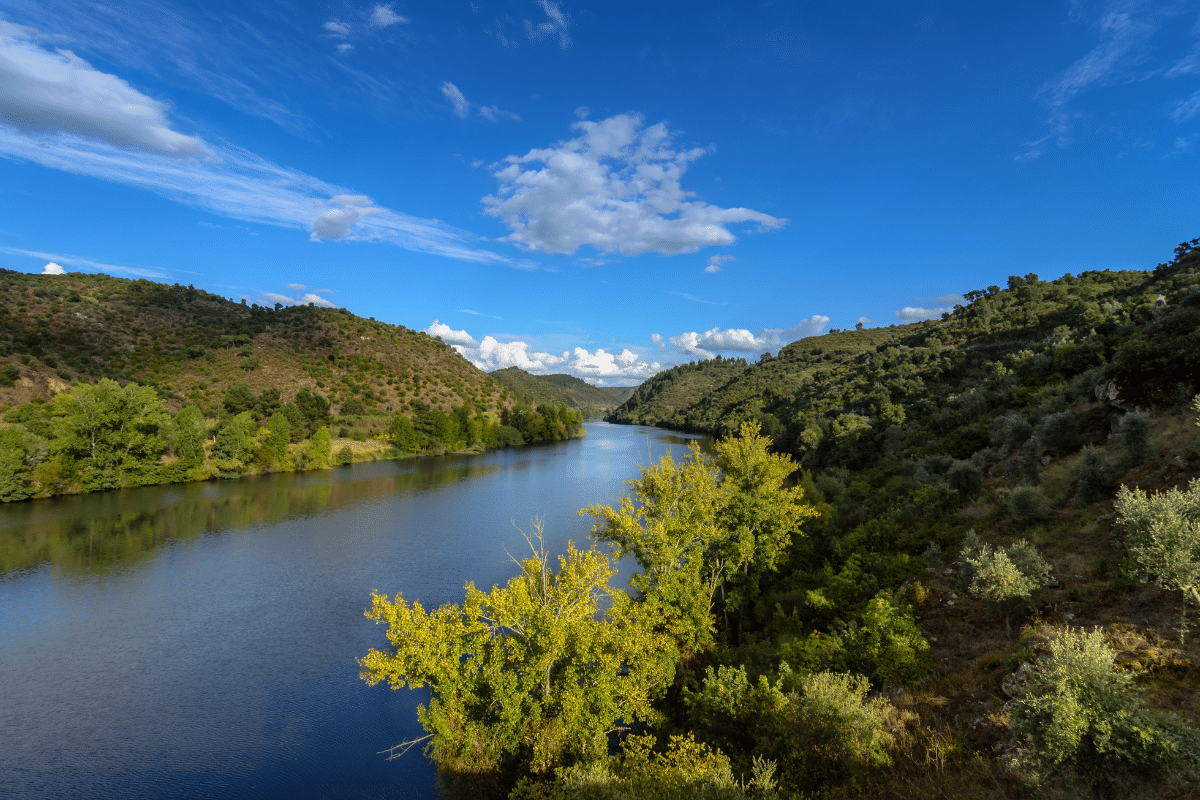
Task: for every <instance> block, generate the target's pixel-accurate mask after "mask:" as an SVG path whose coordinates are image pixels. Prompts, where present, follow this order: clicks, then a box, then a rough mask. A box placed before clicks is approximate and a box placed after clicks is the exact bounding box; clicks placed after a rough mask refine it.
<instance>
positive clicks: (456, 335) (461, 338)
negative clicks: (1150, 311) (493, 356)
mask: <svg viewBox="0 0 1200 800" xmlns="http://www.w3.org/2000/svg"><path fill="white" fill-rule="evenodd" d="M425 332H426V333H428V334H429V335H430V336H438V337H441V340H442V341H443V342H445V343H446V344H456V345H460V346H462V347H466V348H477V347H479V342H477V341H475V339H474V338H472V337H471V334H469V333H467V332H466V331H456V330H453V329H452V328H451V327H450V326H449V325H445V324H443V323H441V322H438V321H437V320H436V319H435V320H434V321H433V324H432V325H430V326H429V327H428V328H426V329H425Z"/></svg>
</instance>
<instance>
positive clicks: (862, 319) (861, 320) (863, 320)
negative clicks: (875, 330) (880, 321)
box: [854, 317, 875, 325]
mask: <svg viewBox="0 0 1200 800" xmlns="http://www.w3.org/2000/svg"><path fill="white" fill-rule="evenodd" d="M874 321H875V320H873V319H871V318H870V317H859V318H858V319H856V320H855V321H854V322H855V323H856V324H858V325H866V324H867V323H868V322H874Z"/></svg>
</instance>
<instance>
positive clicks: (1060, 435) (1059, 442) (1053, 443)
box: [1038, 411, 1079, 455]
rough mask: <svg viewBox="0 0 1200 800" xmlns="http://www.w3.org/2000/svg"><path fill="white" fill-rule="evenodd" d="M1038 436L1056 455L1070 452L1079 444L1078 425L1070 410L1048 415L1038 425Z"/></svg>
mask: <svg viewBox="0 0 1200 800" xmlns="http://www.w3.org/2000/svg"><path fill="white" fill-rule="evenodd" d="M1038 438H1039V439H1040V440H1041V442H1042V444H1043V445H1045V446H1046V447H1048V448H1050V449H1051V450H1053V451H1054V452H1055V453H1057V454H1058V455H1062V454H1063V453H1069V452H1071V451H1072V450H1074V449H1075V448H1076V447H1078V446H1079V427H1078V422H1077V420H1076V419H1075V415H1074V414H1072V413H1071V412H1070V411H1060V412H1059V413H1057V414H1051V415H1049V416H1048V417H1046V418H1045V419H1043V420H1042V424H1041V425H1039V426H1038Z"/></svg>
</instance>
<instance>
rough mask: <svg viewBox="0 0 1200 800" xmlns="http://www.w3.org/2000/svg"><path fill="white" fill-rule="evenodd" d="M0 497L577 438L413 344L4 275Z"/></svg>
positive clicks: (555, 412) (568, 415) (344, 321)
mask: <svg viewBox="0 0 1200 800" xmlns="http://www.w3.org/2000/svg"><path fill="white" fill-rule="evenodd" d="M0 414H3V420H4V422H3V424H0V500H2V501H13V500H22V499H25V498H28V497H44V496H49V495H54V494H60V493H72V492H79V491H91V490H94V489H107V488H114V487H118V486H131V485H144V484H148V483H164V482H175V481H182V480H203V479H206V478H210V477H214V476H217V475H220V476H223V477H233V476H236V475H241V474H247V473H259V472H273V471H280V470H291V469H314V468H315V469H319V468H325V467H328V466H330V464H331V463H339V464H345V463H352V462H354V461H359V460H366V459H374V458H381V457H395V456H397V455H404V454H413V453H423V454H440V453H443V452H446V451H447V450H482V449H488V448H493V447H507V446H514V445H521V444H525V443H526V442H531V441H548V440H555V439H562V438H567V437H570V436H578V435H580V434H581V432H582V427H581V421H582V416H581V415H580V414H579V413H578V412H577V411H574V410H572V409H568V408H566V407H564V406H555V405H553V404H550V403H538V404H537V407H536V408H535V407H534V406H533V405H530V404H523V403H520V402H518V401H517V398H516V397H514V396H513V395H512V394H511V393H510V392H509V391H508V390H507V389H506V388H505V387H504V386H502V385H501V384H499V383H497V382H496V381H494V380H493V379H491V378H489V377H488V376H487V375H486V374H484V373H483V372H481V371H480V370H479V369H477V368H476V367H475V366H473V365H472V364H471V363H470V362H468V361H467V360H466V359H464V358H463V357H462V356H460V355H459V354H458V353H457V352H455V351H454V349H453V348H451V347H449V346H448V345H446V344H444V343H443V342H441V341H439V340H437V339H434V338H431V337H430V336H428V335H427V334H425V333H424V332H418V331H413V330H409V329H407V328H404V327H403V326H394V325H388V324H385V323H381V322H376V321H375V320H365V319H362V318H360V317H356V316H355V315H353V314H351V313H350V312H348V311H346V310H345V309H332V308H318V307H315V306H292V307H286V308H285V307H283V306H280V305H278V304H277V305H276V306H275V307H274V308H264V307H260V306H258V305H247V304H246V303H241V304H239V303H234V302H232V301H230V300H226V299H225V298H222V297H217V296H215V295H211V294H208V293H207V292H204V291H201V290H197V289H194V288H192V287H190V286H188V287H185V286H179V285H178V284H177V285H174V286H166V285H163V284H157V283H152V282H150V281H147V280H138V281H130V280H123V279H119V278H112V277H109V276H106V275H89V274H69V275H28V274H24V273H17V272H10V271H0Z"/></svg>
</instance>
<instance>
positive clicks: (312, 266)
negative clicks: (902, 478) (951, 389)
mask: <svg viewBox="0 0 1200 800" xmlns="http://www.w3.org/2000/svg"><path fill="white" fill-rule="evenodd" d="M0 56H2V57H0V76H2V77H3V80H0V155H2V156H4V158H2V159H0V170H3V178H2V179H0V198H2V202H3V203H4V208H5V211H6V212H7V213H6V221H5V222H4V223H3V224H0V267H4V268H7V269H14V270H18V271H21V272H27V273H30V272H32V273H37V272H42V273H49V274H55V273H56V272H67V271H81V272H105V273H107V274H111V275H115V276H118V277H132V278H137V277H145V278H148V279H152V280H156V281H163V282H166V283H182V284H185V285H186V284H194V285H196V286H197V287H198V288H203V289H205V290H206V291H209V292H212V293H213V294H217V295H221V296H224V297H229V298H231V299H234V300H239V299H242V298H244V299H246V300H247V302H250V303H258V304H260V305H266V306H270V305H273V304H274V303H283V304H287V305H290V304H299V303H314V304H316V305H322V306H330V307H344V308H347V309H349V310H350V311H352V312H353V313H355V314H357V315H359V316H361V317H371V318H375V319H378V320H380V321H383V322H388V323H391V324H396V325H404V326H405V327H408V328H412V329H414V330H424V331H426V332H427V333H429V334H430V335H434V336H439V337H441V338H442V339H443V341H445V342H446V343H447V344H450V345H452V346H453V347H455V349H456V350H458V351H459V352H460V353H461V354H463V355H464V356H465V357H466V358H468V359H469V360H470V361H471V362H472V363H474V364H475V365H476V366H477V367H479V368H480V369H483V370H484V371H485V372H492V371H495V370H496V369H501V368H504V367H509V366H517V367H520V368H521V369H524V370H526V371H527V372H530V373H532V374H537V375H547V374H567V375H572V376H574V377H578V378H582V379H584V380H586V381H588V382H589V383H592V384H593V385H599V386H632V385H637V384H640V383H641V382H642V381H644V380H645V379H646V378H648V377H650V376H651V375H653V374H656V373H657V372H659V371H661V370H665V369H669V368H671V367H672V366H675V365H677V364H681V363H688V362H690V361H698V360H703V359H706V358H711V357H713V356H715V355H718V354H719V355H722V356H726V357H741V358H745V359H747V360H748V361H754V360H756V359H757V358H758V357H759V356H760V355H761V354H762V353H764V352H766V353H771V354H776V353H778V351H779V348H780V347H782V346H783V345H785V344H787V343H789V342H791V341H794V340H797V339H801V338H804V337H806V336H812V335H818V334H822V333H825V332H827V331H828V330H830V329H831V328H838V329H852V328H854V326H855V325H856V324H857V323H862V324H863V325H865V326H867V327H875V326H885V325H892V324H903V323H906V322H915V321H919V320H922V319H935V318H938V317H940V316H941V314H942V313H945V312H946V311H949V310H951V309H952V308H953V306H954V305H955V304H956V303H964V300H963V294H964V293H966V292H968V291H970V290H976V289H981V288H984V287H986V286H988V285H992V284H1003V283H1004V280H1005V276H1007V275H1009V274H1018V275H1024V274H1027V273H1030V272H1032V273H1037V274H1039V275H1040V277H1042V278H1043V279H1047V280H1051V279H1055V278H1057V277H1059V276H1061V275H1063V274H1065V273H1068V272H1069V273H1076V274H1077V273H1079V272H1083V271H1087V270H1104V269H1114V270H1119V269H1151V268H1153V266H1154V265H1155V264H1156V263H1158V262H1162V261H1167V260H1169V259H1170V254H1171V250H1172V248H1173V247H1174V246H1175V244H1176V243H1178V242H1180V241H1187V240H1190V239H1192V238H1193V237H1195V236H1196V235H1198V234H1200V231H1197V230H1196V229H1195V228H1196V226H1197V223H1196V220H1197V218H1198V216H1200V214H1198V212H1200V198H1197V196H1196V192H1195V178H1194V175H1195V171H1196V164H1195V159H1196V147H1197V145H1200V132H1198V128H1197V126H1198V122H1200V2H1195V0H1185V2H1182V3H1180V2H1172V3H1165V2H1142V3H1127V2H1106V1H1105V0H1100V1H1099V2H1084V0H1074V1H1073V2H1065V3H1056V4H1044V3H1042V4H1038V3H1028V2H1027V3H1021V4H1018V5H1015V6H1014V5H1011V4H1010V5H1006V6H1004V7H1002V8H986V9H979V8H973V7H972V8H958V7H953V6H951V5H950V4H944V3H937V2H929V1H928V0H925V1H924V2H910V3H903V4H877V5H876V6H874V7H869V8H867V7H852V8H850V7H840V6H824V5H821V6H811V7H797V6H792V5H788V4H783V5H775V4H771V3H765V4H762V5H761V6H758V7H755V8H747V7H742V6H738V7H732V8H730V7H724V6H721V5H717V4H711V3H710V4H702V5H699V6H695V5H688V6H683V5H681V4H666V5H660V6H654V7H650V8H644V7H639V6H634V5H614V4H607V5H605V6H604V7H603V8H602V9H589V8H587V7H586V6H585V5H583V4H580V3H576V2H569V1H568V0H563V2H549V0H540V1H538V2H534V1H529V2H525V1H524V0H523V1H522V2H503V3H495V4H484V3H471V4H463V5H462V6H454V7H439V8H430V9H423V8H420V7H418V6H416V5H415V4H408V3H402V2H392V3H376V2H369V3H345V4H341V5H339V6H336V7H332V6H321V7H303V8H300V9H295V8H292V7H290V6H285V5H284V4H282V3H278V2H268V3H264V4H263V5H261V6H257V7H255V8H246V7H243V6H242V5H240V4H239V5H233V4H229V3H208V4H204V5H200V6H197V5H183V4H176V3H171V2H146V0H125V1H124V2H117V3H114V4H111V5H108V6H105V7H86V8H80V7H76V6H74V5H71V4H68V3H66V2H63V0H46V2H41V3H38V4H36V5H32V4H22V3H18V2H15V0H0ZM964 304H965V303H964Z"/></svg>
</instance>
